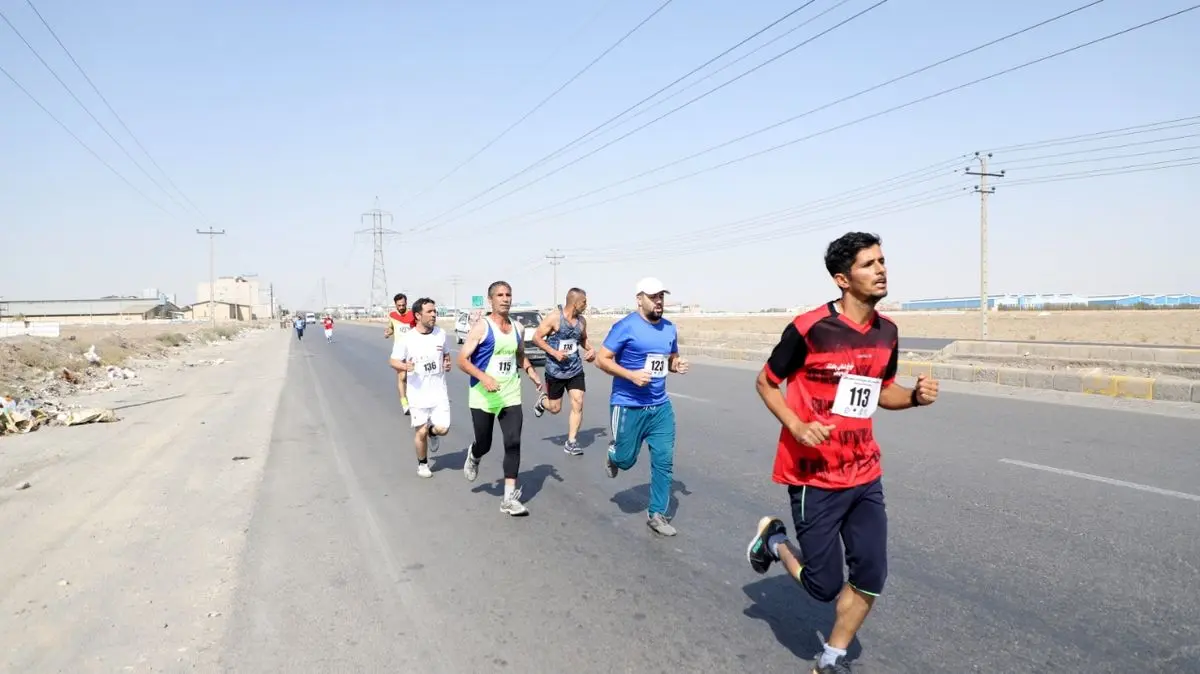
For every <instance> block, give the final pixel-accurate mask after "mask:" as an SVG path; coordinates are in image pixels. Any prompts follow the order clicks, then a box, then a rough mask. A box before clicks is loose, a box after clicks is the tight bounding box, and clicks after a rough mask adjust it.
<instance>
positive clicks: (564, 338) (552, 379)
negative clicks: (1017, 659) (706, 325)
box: [533, 288, 596, 455]
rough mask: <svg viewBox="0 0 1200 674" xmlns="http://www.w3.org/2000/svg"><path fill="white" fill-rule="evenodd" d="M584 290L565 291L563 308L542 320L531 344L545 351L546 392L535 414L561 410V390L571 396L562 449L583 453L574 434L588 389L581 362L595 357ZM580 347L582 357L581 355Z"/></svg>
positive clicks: (581, 414)
mask: <svg viewBox="0 0 1200 674" xmlns="http://www.w3.org/2000/svg"><path fill="white" fill-rule="evenodd" d="M586 310H587V293H585V292H583V291H582V290H580V289H579V288H571V289H570V290H568V291H567V300H566V302H564V303H563V306H562V309H561V310H559V311H553V312H550V313H549V314H547V315H546V317H545V318H543V319H542V323H541V325H539V326H538V328H537V331H536V332H534V333H533V343H534V344H536V345H537V346H538V348H540V349H541V350H543V351H545V352H546V392H545V393H543V394H542V395H541V397H540V398H539V399H538V402H537V405H536V406H535V407H534V408H533V413H534V415H535V416H539V417H540V416H542V414H544V413H546V412H547V411H548V412H550V414H558V413H559V412H560V411H561V410H562V397H563V393H568V394H569V395H570V396H571V416H570V417H568V419H567V442H566V444H564V445H563V451H564V452H566V453H567V454H574V455H579V454H583V450H582V449H580V448H579V442H578V441H577V436H578V435H579V427H580V426H581V425H582V424H583V394H584V391H586V390H587V385H586V383H585V382H584V373H583V361H585V360H586V361H587V362H589V363H590V362H592V361H594V360H596V352H595V350H593V349H592V345H591V344H590V343H589V342H588V334H587V319H586V318H584V317H583V312H584V311H586ZM580 349H583V356H582V357H580V355H579V353H580V351H579V350H580Z"/></svg>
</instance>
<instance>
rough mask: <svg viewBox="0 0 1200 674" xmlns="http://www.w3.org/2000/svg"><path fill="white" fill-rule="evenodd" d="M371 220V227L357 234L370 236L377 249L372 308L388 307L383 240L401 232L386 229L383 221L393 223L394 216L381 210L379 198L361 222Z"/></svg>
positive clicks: (373, 276)
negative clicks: (386, 220) (385, 219)
mask: <svg viewBox="0 0 1200 674" xmlns="http://www.w3.org/2000/svg"><path fill="white" fill-rule="evenodd" d="M368 217H369V218H371V226H370V227H369V228H367V229H360V230H359V231H357V232H355V233H356V234H370V235H371V239H372V243H373V245H374V248H375V260H374V262H373V263H372V266H371V308H372V309H374V308H375V307H383V306H387V304H388V301H387V293H388V287H387V272H386V271H385V270H384V268H383V240H384V238H385V237H388V236H399V235H400V232H396V231H393V230H390V229H384V227H383V219H384V218H387V219H388V223H389V224H390V223H392V222H393V220H392V214H391V213H389V212H387V211H381V210H379V197H375V208H373V209H371V210H369V211H367V212H366V213H363V214H362V216H361V218H360V221H362V220H365V219H366V218H368Z"/></svg>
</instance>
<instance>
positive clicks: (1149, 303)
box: [901, 293, 1200, 311]
mask: <svg viewBox="0 0 1200 674" xmlns="http://www.w3.org/2000/svg"><path fill="white" fill-rule="evenodd" d="M1119 307H1128V308H1130V309H1135V308H1142V307H1144V308H1149V307H1178V308H1183V309H1185V308H1200V296H1198V295H1194V294H1178V295H1133V294H1129V295H1094V296H1088V295H1076V294H1074V293H1030V294H1019V295H991V296H989V297H988V308H989V309H992V310H996V309H1010V310H1011V309H1030V310H1037V309H1063V308H1097V309H1104V308H1119ZM901 308H902V309H903V310H904V311H938V310H959V311H961V310H976V311H977V310H978V309H979V296H978V295H975V296H974V297H944V298H938V299H925V300H910V301H908V302H902V303H901Z"/></svg>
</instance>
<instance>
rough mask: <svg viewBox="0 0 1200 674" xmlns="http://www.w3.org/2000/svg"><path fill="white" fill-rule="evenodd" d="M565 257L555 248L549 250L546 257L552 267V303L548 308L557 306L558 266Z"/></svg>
mask: <svg viewBox="0 0 1200 674" xmlns="http://www.w3.org/2000/svg"><path fill="white" fill-rule="evenodd" d="M564 257H566V255H563V254H562V253H561V252H560V251H559V250H558V249H557V248H551V249H550V253H549V254H548V255H546V259H547V260H550V266H551V267H554V301H553V302H551V303H550V306H558V265H560V264H562V259H563V258H564Z"/></svg>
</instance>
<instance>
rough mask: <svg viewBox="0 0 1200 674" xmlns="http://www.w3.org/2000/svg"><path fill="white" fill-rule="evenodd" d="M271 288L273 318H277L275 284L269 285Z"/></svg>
mask: <svg viewBox="0 0 1200 674" xmlns="http://www.w3.org/2000/svg"><path fill="white" fill-rule="evenodd" d="M269 287H270V288H271V320H275V284H274V283H272V284H270V286H269Z"/></svg>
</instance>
